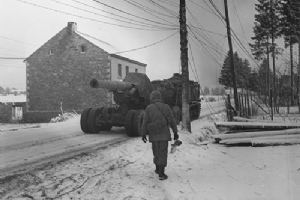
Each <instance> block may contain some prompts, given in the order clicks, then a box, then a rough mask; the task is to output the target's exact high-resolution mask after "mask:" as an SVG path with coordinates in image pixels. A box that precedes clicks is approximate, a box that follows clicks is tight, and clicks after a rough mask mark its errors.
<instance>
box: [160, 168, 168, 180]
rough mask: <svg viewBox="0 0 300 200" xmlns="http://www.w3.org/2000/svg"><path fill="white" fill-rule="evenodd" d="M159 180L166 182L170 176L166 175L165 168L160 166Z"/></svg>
mask: <svg viewBox="0 0 300 200" xmlns="http://www.w3.org/2000/svg"><path fill="white" fill-rule="evenodd" d="M158 176H159V180H166V179H167V178H168V176H167V175H166V174H165V167H164V166H161V165H160V166H159V173H158Z"/></svg>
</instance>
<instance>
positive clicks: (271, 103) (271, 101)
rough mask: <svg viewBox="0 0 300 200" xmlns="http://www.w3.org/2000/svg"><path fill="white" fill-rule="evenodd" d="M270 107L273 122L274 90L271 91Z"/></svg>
mask: <svg viewBox="0 0 300 200" xmlns="http://www.w3.org/2000/svg"><path fill="white" fill-rule="evenodd" d="M270 107H271V120H272V121H273V115H274V113H273V90H272V89H271V90H270Z"/></svg>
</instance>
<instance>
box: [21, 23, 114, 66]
mask: <svg viewBox="0 0 300 200" xmlns="http://www.w3.org/2000/svg"><path fill="white" fill-rule="evenodd" d="M66 34H69V33H68V27H65V28H63V29H62V30H61V31H59V32H58V33H57V34H56V35H54V36H53V37H52V38H50V39H49V40H48V41H47V42H45V43H44V44H43V45H42V46H41V47H40V48H38V49H37V50H36V51H34V52H33V53H32V54H31V55H30V56H29V57H28V58H26V59H25V60H24V61H27V60H29V59H30V58H31V57H32V56H34V54H36V53H37V52H38V51H39V50H40V49H42V48H43V47H44V46H46V45H48V44H49V43H51V42H53V41H59V40H62V39H63V38H64V37H65V36H66ZM72 34H73V35H76V37H78V38H80V39H83V40H85V41H86V42H87V43H90V44H91V45H93V46H94V47H96V48H98V49H99V50H101V51H104V52H106V51H105V50H103V49H102V48H100V47H98V46H97V45H95V44H94V43H92V42H90V41H89V40H87V39H86V38H84V37H83V36H81V35H80V34H78V33H76V32H73V33H72ZM106 53H107V54H109V53H108V52H106Z"/></svg>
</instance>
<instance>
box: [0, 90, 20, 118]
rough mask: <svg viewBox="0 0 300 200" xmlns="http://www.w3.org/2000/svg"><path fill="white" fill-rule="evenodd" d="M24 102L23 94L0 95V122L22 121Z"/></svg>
mask: <svg viewBox="0 0 300 200" xmlns="http://www.w3.org/2000/svg"><path fill="white" fill-rule="evenodd" d="M25 102H26V96H25V95H17V96H16V95H0V123H7V122H20V121H22V119H23V111H24V108H25Z"/></svg>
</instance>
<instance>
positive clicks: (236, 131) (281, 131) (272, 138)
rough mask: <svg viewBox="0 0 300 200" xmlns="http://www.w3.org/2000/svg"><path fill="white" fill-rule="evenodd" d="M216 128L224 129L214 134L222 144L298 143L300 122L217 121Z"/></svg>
mask: <svg viewBox="0 0 300 200" xmlns="http://www.w3.org/2000/svg"><path fill="white" fill-rule="evenodd" d="M215 125H216V127H217V128H218V129H223V130H224V129H226V130H227V131H226V132H225V133H223V134H217V135H214V136H213V137H214V139H215V141H216V142H217V143H219V144H224V145H230V146H232V145H235V146H238V145H251V146H268V145H291V144H300V124H295V123H272V122H253V121H250V122H217V123H215Z"/></svg>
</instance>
